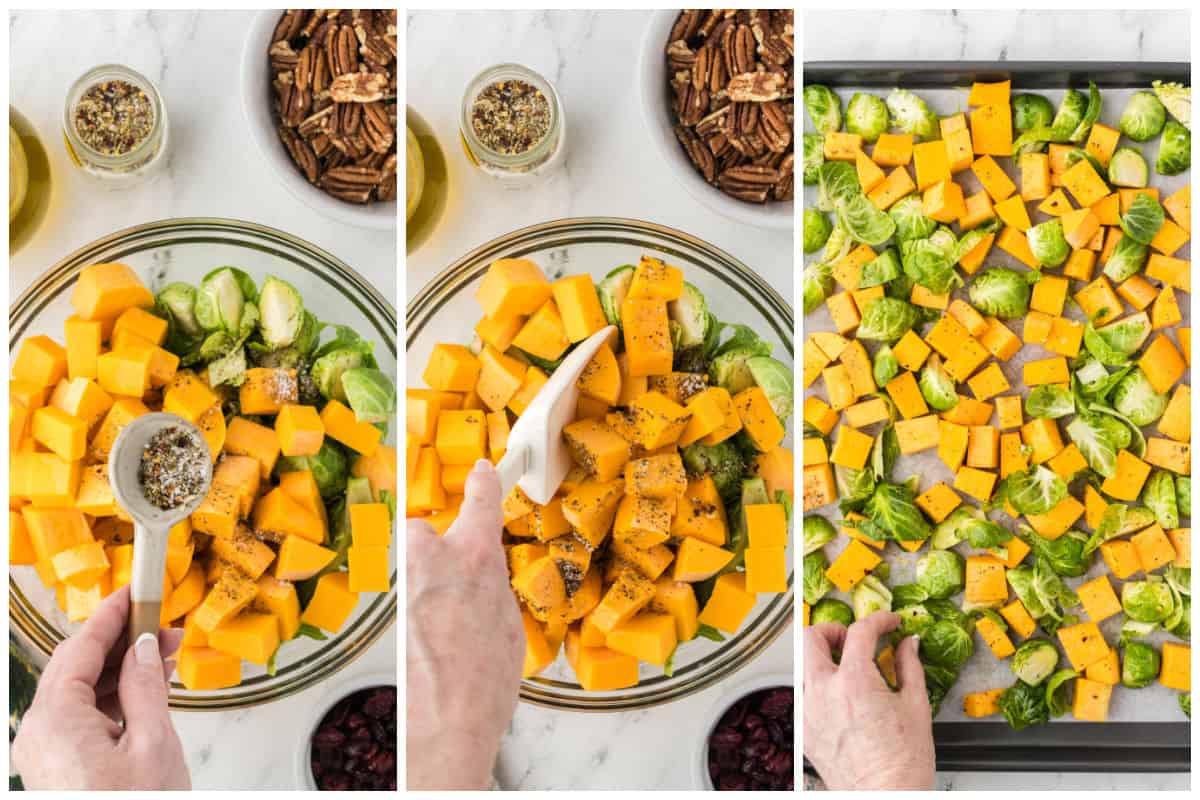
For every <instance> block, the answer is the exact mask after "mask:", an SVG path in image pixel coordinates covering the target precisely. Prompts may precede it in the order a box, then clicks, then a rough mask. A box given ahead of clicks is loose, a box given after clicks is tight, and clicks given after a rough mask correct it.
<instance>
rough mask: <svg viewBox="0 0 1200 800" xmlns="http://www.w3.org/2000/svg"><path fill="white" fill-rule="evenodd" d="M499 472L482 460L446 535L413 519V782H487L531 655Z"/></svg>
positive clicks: (474, 785)
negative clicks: (509, 559) (508, 553)
mask: <svg viewBox="0 0 1200 800" xmlns="http://www.w3.org/2000/svg"><path fill="white" fill-rule="evenodd" d="M500 491H501V490H500V479H499V477H498V476H497V475H496V471H495V469H493V467H492V465H491V464H490V463H489V462H487V461H485V460H480V461H479V462H477V463H476V464H475V468H474V469H473V470H472V471H471V473H470V474H469V475H468V476H467V486H466V492H465V495H466V496H465V499H464V500H463V504H462V508H461V510H460V511H459V513H458V518H457V519H456V520H455V521H454V524H453V525H451V526H450V530H448V531H447V532H446V535H445V537H441V536H438V535H437V532H436V531H434V530H433V528H431V527H430V526H429V524H428V523H426V522H424V521H422V520H417V519H413V520H409V521H408V556H407V557H408V567H407V576H408V590H407V592H408V633H407V637H406V638H407V654H406V664H407V665H408V694H407V698H408V699H407V708H406V712H407V726H408V734H407V750H408V762H407V763H408V788H409V789H488V788H491V785H492V768H493V766H494V764H495V761H496V755H497V753H498V752H499V749H500V738H501V737H502V736H503V735H504V731H505V730H506V729H507V728H508V724H509V721H510V720H511V719H512V715H513V711H515V710H516V705H517V692H518V690H519V688H520V684H521V667H522V664H523V662H524V658H525V632H524V629H523V628H522V626H521V614H520V611H519V610H518V608H517V602H516V599H515V598H514V597H513V593H512V588H511V587H510V586H509V582H508V566H507V563H506V561H505V557H504V547H503V545H502V543H501V528H502V522H503V517H502V513H501V510H500V503H501V501H502V498H501V496H500Z"/></svg>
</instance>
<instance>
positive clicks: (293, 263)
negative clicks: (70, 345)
mask: <svg viewBox="0 0 1200 800" xmlns="http://www.w3.org/2000/svg"><path fill="white" fill-rule="evenodd" d="M105 261H120V262H123V263H125V264H128V265H129V266H131V267H133V269H134V270H135V271H136V272H137V273H138V275H140V276H141V278H142V280H143V281H145V283H146V285H147V286H149V287H150V288H151V289H152V290H154V291H158V289H160V288H162V287H163V286H164V285H166V284H168V283H171V282H172V281H187V282H189V283H198V282H199V281H200V279H201V278H202V277H203V276H204V275H205V273H207V272H208V271H209V270H211V269H213V268H214V267H218V266H222V265H232V266H237V267H240V268H242V269H244V270H246V271H247V272H248V273H250V275H251V276H253V277H254V279H255V280H256V281H257V282H258V283H259V284H260V285H261V283H262V281H263V279H264V278H266V276H267V275H276V276H278V277H280V278H283V279H284V280H286V281H288V282H290V283H291V284H292V285H293V286H295V287H296V289H297V290H298V291H299V292H300V296H301V297H303V298H304V300H305V301H306V302H307V303H309V304H310V308H311V310H312V311H313V313H315V314H316V315H317V317H318V318H319V319H320V320H321V321H322V322H328V323H339V324H342V325H349V326H351V327H353V328H354V329H355V330H357V331H358V332H359V333H360V334H361V335H363V336H364V337H366V338H367V339H369V340H371V341H373V342H375V356H376V358H377V359H378V360H379V368H380V369H382V370H383V371H384V372H386V373H388V374H390V375H395V374H396V329H397V325H396V311H395V309H394V308H393V307H392V305H391V304H390V303H389V302H388V301H387V300H386V299H385V298H384V297H383V296H382V295H381V294H380V293H379V292H378V291H376V290H375V288H374V287H372V286H371V285H370V284H369V283H368V282H367V281H366V280H365V279H364V278H363V277H362V276H361V275H359V274H358V273H357V272H355V271H354V270H353V269H351V268H350V267H349V266H347V265H346V264H345V263H343V262H342V261H340V260H338V259H337V258H335V257H334V256H333V255H331V254H329V253H327V252H325V251H324V250H321V249H320V248H318V247H315V246H314V245H311V244H309V243H308V242H305V241H303V240H301V239H298V238H296V237H295V236H291V235H289V234H286V233H283V232H282V231H277V230H274V229H272V228H267V227H264V226H262V225H255V224H253V223H249V222H241V221H238V220H229V219H171V220H162V221H160V222H152V223H148V224H146V225H138V226H136V227H133V228H127V229H126V230H123V231H118V232H117V233H114V234H112V235H110V236H106V237H104V238H103V239H99V240H98V241H95V242H93V243H91V244H89V245H87V246H85V247H82V248H80V249H79V250H77V251H75V252H74V253H72V254H71V255H69V256H67V257H66V258H64V259H63V260H62V261H60V262H58V263H57V264H55V265H54V266H53V267H51V268H50V269H49V270H48V271H47V272H46V273H45V274H43V275H42V276H41V277H40V278H38V279H37V281H35V282H34V284H33V285H32V286H30V287H29V288H28V289H27V290H25V292H24V293H22V294H21V296H20V297H19V298H17V300H16V301H15V302H14V303H13V304H12V307H11V309H10V310H9V317H8V319H9V327H10V334H9V336H10V338H9V355H10V357H11V356H12V354H13V353H15V351H16V347H17V346H18V345H19V344H20V342H21V341H22V340H23V339H25V338H26V337H28V336H35V335H38V334H46V335H48V336H52V337H54V338H55V339H58V340H60V341H61V339H62V330H63V322H64V321H65V320H66V318H67V317H68V316H70V315H71V313H72V308H71V304H70V295H71V290H72V289H73V288H74V286H75V282H76V280H77V278H78V275H79V271H80V270H81V269H82V268H83V267H85V266H87V265H89V264H95V263H97V262H105ZM330 335H331V334H329V333H326V337H325V338H329V336H330ZM391 428H392V431H391V432H390V433H389V435H388V437H387V439H386V441H387V443H388V444H394V443H395V434H394V431H395V428H396V426H395V425H392V426H391ZM395 552H396V548H395V547H393V548H390V558H391V559H392V564H391V566H392V574H391V586H392V588H391V589H390V590H389V591H388V592H386V593H382V592H381V593H379V594H375V595H367V596H366V598H364V599H361V600H359V603H358V606H357V608H355V610H354V613H353V614H352V615H351V616H350V618H349V619H348V620H347V621H346V623H345V625H343V626H342V629H341V630H340V631H338V632H337V633H336V634H331V633H327V634H326V635H327V636H328V638H327V639H326V640H325V641H323V642H318V641H315V640H313V639H307V638H300V639H295V640H292V641H290V642H287V643H286V644H285V645H283V646H282V647H281V648H280V650H279V655H278V657H277V658H276V671H275V674H274V675H268V674H266V671H265V670H264V669H263V668H261V667H256V666H254V665H252V664H248V663H244V664H243V665H242V683H241V685H240V686H235V687H232V688H229V689H219V690H214V691H189V690H187V689H185V688H184V687H183V685H182V684H180V683H178V682H173V683H172V685H171V697H170V700H171V707H172V708H175V709H189V710H198V711H225V710H229V709H234V708H245V707H248V706H253V705H258V704H260V703H266V702H270V701H272V700H278V699H279V698H282V697H286V696H288V695H290V694H293V693H295V692H299V691H301V690H303V689H306V688H308V687H310V686H313V685H315V684H317V683H319V682H321V681H323V680H325V679H326V678H328V677H329V676H330V675H332V674H333V673H335V672H337V671H338V670H339V669H341V668H342V667H345V666H346V665H347V664H349V663H350V662H352V661H353V660H354V659H355V658H357V657H358V656H360V655H362V654H363V653H364V652H365V651H366V650H367V648H369V647H370V646H371V644H372V643H373V642H374V641H375V640H376V639H378V638H379V636H380V635H381V634H382V633H383V632H384V631H385V630H387V627H388V626H389V625H391V624H392V622H393V621H394V620H395V618H396V588H395V587H396V572H395V561H394V559H395ZM8 585H9V620H10V623H11V629H12V630H13V631H14V632H15V633H17V635H18V636H19V638H20V640H21V641H22V643H23V644H24V645H25V646H26V647H27V648H28V650H29V652H30V653H32V654H34V655H35V656H40V657H41V658H40V660H43V661H44V660H45V659H46V658H48V657H49V655H50V652H51V651H52V650H53V649H54V647H55V645H56V644H58V642H60V641H61V640H62V639H63V638H64V636H65V635H66V634H67V633H68V632H70V631H72V630H74V629H76V628H77V627H78V626H77V625H73V624H71V623H68V622H67V619H66V616H65V615H64V614H63V613H62V612H61V611H60V610H59V608H58V604H57V602H56V599H55V594H54V592H53V591H51V590H49V589H47V588H45V587H44V586H43V585H42V583H41V581H39V580H38V578H37V575H36V574H35V573H34V570H33V567H10V568H9V582H8Z"/></svg>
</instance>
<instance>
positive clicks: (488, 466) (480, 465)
mask: <svg viewBox="0 0 1200 800" xmlns="http://www.w3.org/2000/svg"><path fill="white" fill-rule="evenodd" d="M494 469H495V467H493V466H492V462H490V461H488V460H487V459H486V458H481V459H479V460H478V461H476V462H475V468H474V469H473V470H472V472H491V471H493V470H494Z"/></svg>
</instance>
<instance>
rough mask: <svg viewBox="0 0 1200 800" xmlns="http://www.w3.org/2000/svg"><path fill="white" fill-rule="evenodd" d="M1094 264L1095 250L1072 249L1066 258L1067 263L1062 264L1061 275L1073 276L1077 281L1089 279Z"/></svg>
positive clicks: (1065, 276)
mask: <svg viewBox="0 0 1200 800" xmlns="http://www.w3.org/2000/svg"><path fill="white" fill-rule="evenodd" d="M1095 266H1096V251H1095V250H1091V249H1083V250H1072V251H1071V255H1070V256H1069V257H1068V258H1067V263H1066V264H1064V265H1063V277H1064V278H1074V279H1075V280H1077V281H1090V280H1091V279H1092V270H1093V269H1094V268H1095Z"/></svg>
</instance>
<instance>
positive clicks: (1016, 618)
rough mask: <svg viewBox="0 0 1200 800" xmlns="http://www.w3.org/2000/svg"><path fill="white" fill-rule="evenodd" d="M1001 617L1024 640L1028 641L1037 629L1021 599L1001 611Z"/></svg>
mask: <svg viewBox="0 0 1200 800" xmlns="http://www.w3.org/2000/svg"><path fill="white" fill-rule="evenodd" d="M1000 616H1002V617H1004V621H1005V622H1007V623H1008V624H1009V626H1010V627H1011V628H1012V629H1013V630H1014V631H1016V632H1017V634H1018V635H1019V636H1020V637H1021V638H1022V639H1028V638H1029V637H1030V636H1032V635H1033V632H1034V631H1035V630H1036V629H1037V623H1036V622H1034V620H1033V617H1031V616H1029V612H1028V611H1026V610H1025V606H1024V605H1023V604H1022V603H1021V601H1020V599H1015V600H1013V601H1012V602H1011V603H1009V604H1008V605H1006V606H1004V607H1002V608H1001V609H1000Z"/></svg>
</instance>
